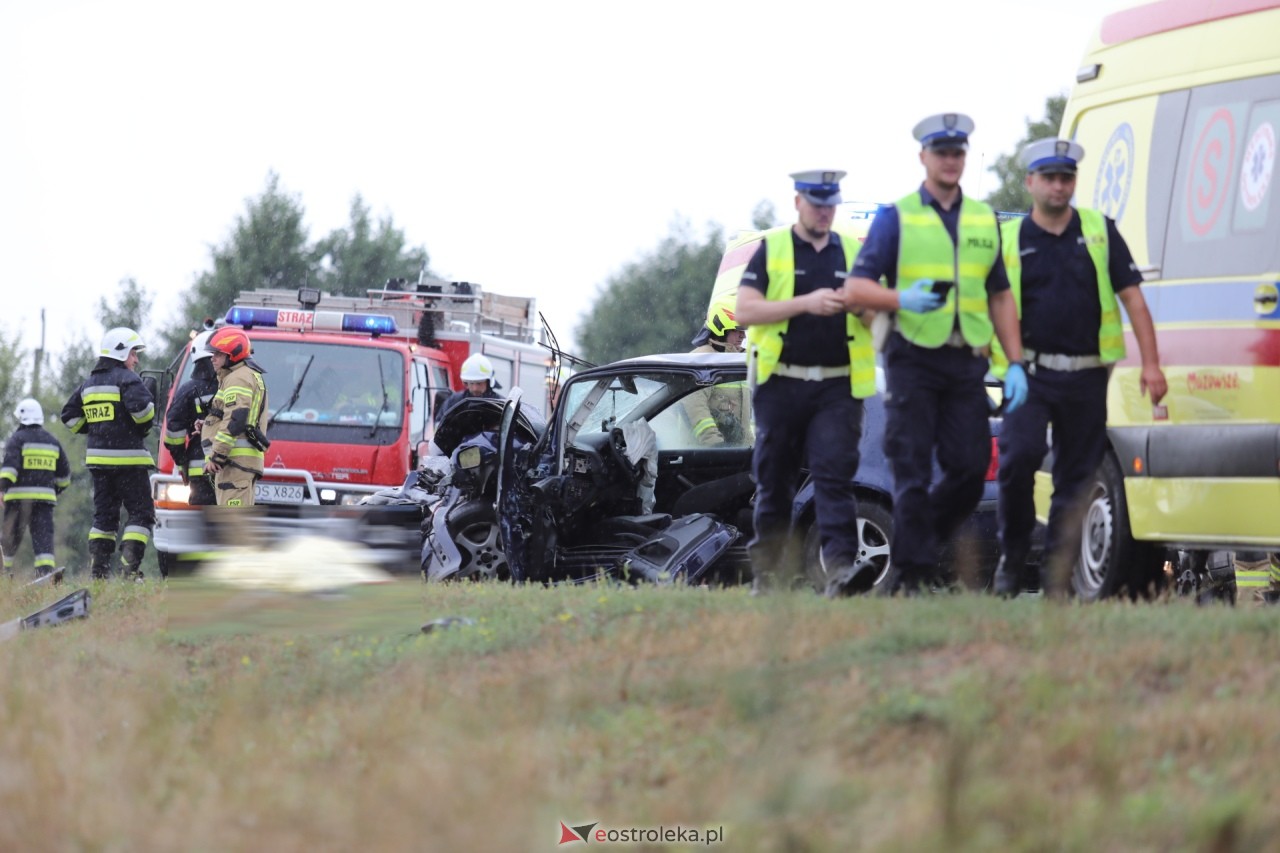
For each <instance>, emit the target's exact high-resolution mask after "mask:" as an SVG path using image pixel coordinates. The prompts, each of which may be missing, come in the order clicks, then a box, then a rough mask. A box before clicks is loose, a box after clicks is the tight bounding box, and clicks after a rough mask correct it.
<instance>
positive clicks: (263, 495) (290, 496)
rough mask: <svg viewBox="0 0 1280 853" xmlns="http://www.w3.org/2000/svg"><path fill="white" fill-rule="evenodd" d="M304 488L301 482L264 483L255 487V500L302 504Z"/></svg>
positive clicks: (264, 502) (262, 502)
mask: <svg viewBox="0 0 1280 853" xmlns="http://www.w3.org/2000/svg"><path fill="white" fill-rule="evenodd" d="M302 495H303V488H302V484H301V483H263V482H259V483H257V484H255V485H254V487H253V500H254V502H255V503H260V504H300V503H302Z"/></svg>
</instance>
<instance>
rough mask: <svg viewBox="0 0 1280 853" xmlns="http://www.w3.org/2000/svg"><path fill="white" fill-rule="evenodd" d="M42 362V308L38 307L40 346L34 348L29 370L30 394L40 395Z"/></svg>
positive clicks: (36, 396)
mask: <svg viewBox="0 0 1280 853" xmlns="http://www.w3.org/2000/svg"><path fill="white" fill-rule="evenodd" d="M42 364H44V309H43V308H41V309H40V346H39V347H37V348H36V366H35V369H34V370H33V371H32V372H31V396H32V397H35V398H37V399H39V397H40V365H42Z"/></svg>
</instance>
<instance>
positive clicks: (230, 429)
mask: <svg viewBox="0 0 1280 853" xmlns="http://www.w3.org/2000/svg"><path fill="white" fill-rule="evenodd" d="M266 436H267V383H266V382H265V381H264V380H263V378H262V369H261V368H260V367H258V366H257V365H255V364H253V363H252V361H251V360H249V359H246V360H244V361H242V362H240V363H239V364H232V365H228V367H227V369H225V370H223V371H221V374H220V379H219V382H218V392H217V393H216V394H215V395H214V397H213V402H211V403H210V404H209V414H207V415H205V419H204V429H203V430H202V432H201V433H200V440H201V444H202V445H203V446H204V454H205V458H207V459H212V460H213V461H214V462H217V463H218V464H220V465H223V464H230V465H232V466H233V467H236V468H240V469H242V470H246V471H253V472H255V473H259V474H261V473H262V457H263V451H264V450H266V449H267V441H266Z"/></svg>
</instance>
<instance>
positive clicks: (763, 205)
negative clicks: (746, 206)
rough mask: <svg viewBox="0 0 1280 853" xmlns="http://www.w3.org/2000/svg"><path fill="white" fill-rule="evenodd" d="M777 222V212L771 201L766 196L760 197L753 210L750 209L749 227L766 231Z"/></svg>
mask: <svg viewBox="0 0 1280 853" xmlns="http://www.w3.org/2000/svg"><path fill="white" fill-rule="evenodd" d="M777 224H778V213H777V211H776V210H774V208H773V202H771V201H769V200H768V199H767V198H765V199H761V200H760V201H759V203H757V204H756V208H755V210H753V211H751V227H752V228H754V229H755V230H756V231H767V230H769V229H770V228H772V227H773V226H775V225H777Z"/></svg>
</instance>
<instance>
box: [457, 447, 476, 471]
mask: <svg viewBox="0 0 1280 853" xmlns="http://www.w3.org/2000/svg"><path fill="white" fill-rule="evenodd" d="M458 467H459V468H462V469H464V470H465V469H471V468H479V467H480V448H478V447H465V448H463V449H462V450H460V451H458Z"/></svg>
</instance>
